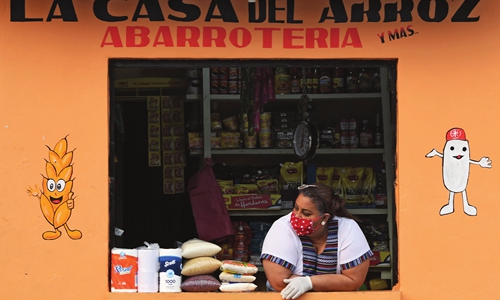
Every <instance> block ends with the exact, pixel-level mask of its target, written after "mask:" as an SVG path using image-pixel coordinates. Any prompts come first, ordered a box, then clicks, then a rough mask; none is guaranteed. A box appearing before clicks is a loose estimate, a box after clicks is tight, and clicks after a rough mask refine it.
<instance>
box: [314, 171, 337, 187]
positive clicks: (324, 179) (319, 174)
mask: <svg viewBox="0 0 500 300" xmlns="http://www.w3.org/2000/svg"><path fill="white" fill-rule="evenodd" d="M332 181H333V167H318V168H317V169H316V182H319V183H323V184H324V185H327V186H329V187H332Z"/></svg>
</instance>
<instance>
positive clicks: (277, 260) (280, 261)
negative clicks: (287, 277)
mask: <svg viewBox="0 0 500 300" xmlns="http://www.w3.org/2000/svg"><path fill="white" fill-rule="evenodd" d="M260 259H261V260H263V259H267V260H269V261H272V262H273V263H275V264H278V265H280V266H283V267H285V268H287V269H289V270H290V271H292V273H293V271H294V270H295V266H294V265H292V264H291V263H289V262H287V261H286V260H284V259H281V258H279V257H276V256H273V255H270V254H262V255H261V256H260Z"/></svg>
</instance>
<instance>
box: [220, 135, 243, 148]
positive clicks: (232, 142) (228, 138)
mask: <svg viewBox="0 0 500 300" xmlns="http://www.w3.org/2000/svg"><path fill="white" fill-rule="evenodd" d="M220 138H221V148H222V149H234V148H241V136H240V133H239V132H234V131H221V133H220Z"/></svg>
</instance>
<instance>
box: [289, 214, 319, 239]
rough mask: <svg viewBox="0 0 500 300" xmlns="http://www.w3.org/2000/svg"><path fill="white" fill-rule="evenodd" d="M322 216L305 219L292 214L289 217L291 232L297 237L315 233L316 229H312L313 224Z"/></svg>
mask: <svg viewBox="0 0 500 300" xmlns="http://www.w3.org/2000/svg"><path fill="white" fill-rule="evenodd" d="M322 217H323V216H319V217H317V218H315V219H306V218H300V217H297V216H296V215H295V214H294V213H293V212H292V214H291V215H290V223H292V227H293V230H295V232H296V233H297V235H298V236H304V235H309V234H311V233H313V232H314V231H316V229H318V228H319V226H320V225H318V227H316V228H313V222H314V221H316V220H319V219H321V218H322Z"/></svg>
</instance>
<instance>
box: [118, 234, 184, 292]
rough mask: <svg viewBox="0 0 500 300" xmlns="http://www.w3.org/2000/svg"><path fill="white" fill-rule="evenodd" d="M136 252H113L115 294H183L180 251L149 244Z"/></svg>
mask: <svg viewBox="0 0 500 300" xmlns="http://www.w3.org/2000/svg"><path fill="white" fill-rule="evenodd" d="M144 244H145V245H146V246H141V247H138V248H135V249H122V248H113V249H112V250H111V291H112V292H139V293H156V292H158V291H159V292H180V291H181V289H180V285H181V269H182V257H181V249H179V248H177V249H175V248H174V249H161V248H160V247H159V245H158V244H149V243H147V242H144Z"/></svg>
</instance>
